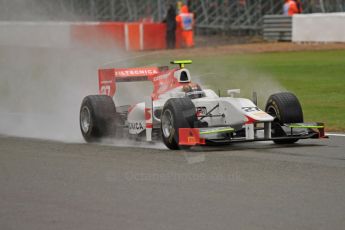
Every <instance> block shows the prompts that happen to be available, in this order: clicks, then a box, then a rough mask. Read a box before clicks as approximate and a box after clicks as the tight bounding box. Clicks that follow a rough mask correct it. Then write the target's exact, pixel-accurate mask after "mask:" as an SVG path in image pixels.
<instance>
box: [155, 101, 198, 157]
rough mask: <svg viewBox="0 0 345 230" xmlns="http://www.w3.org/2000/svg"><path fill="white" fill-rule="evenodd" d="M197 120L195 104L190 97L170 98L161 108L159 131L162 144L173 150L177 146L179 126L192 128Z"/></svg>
mask: <svg viewBox="0 0 345 230" xmlns="http://www.w3.org/2000/svg"><path fill="white" fill-rule="evenodd" d="M195 121H197V117H196V113H195V106H194V104H193V102H192V101H191V99H190V98H171V99H169V100H168V101H167V102H166V103H165V105H164V108H163V111H162V116H161V131H162V138H163V142H164V144H165V145H166V146H167V147H168V148H169V149H173V150H177V149H181V146H179V128H193V127H194V124H195Z"/></svg>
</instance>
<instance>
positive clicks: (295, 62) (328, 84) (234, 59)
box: [140, 50, 345, 131]
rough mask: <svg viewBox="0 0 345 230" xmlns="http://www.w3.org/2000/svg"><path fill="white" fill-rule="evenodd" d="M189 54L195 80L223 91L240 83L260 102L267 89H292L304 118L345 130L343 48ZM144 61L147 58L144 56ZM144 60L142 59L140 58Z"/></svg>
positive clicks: (269, 91) (163, 60)
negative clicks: (256, 95) (254, 93)
mask: <svg viewBox="0 0 345 230" xmlns="http://www.w3.org/2000/svg"><path fill="white" fill-rule="evenodd" d="M184 58H186V57H181V59H184ZM188 58H191V59H192V60H193V64H192V65H190V66H187V68H189V69H190V70H191V73H192V76H193V77H194V80H195V78H196V80H197V81H200V82H201V83H202V84H203V85H207V86H209V87H210V88H213V89H214V90H216V91H218V90H219V91H220V92H221V94H223V95H225V90H226V89H230V88H240V89H241V94H242V95H243V96H245V97H251V94H252V91H257V93H258V95H259V105H260V106H261V108H262V107H263V106H264V104H265V101H266V100H267V97H268V96H269V95H270V94H272V93H274V92H279V91H291V92H293V93H295V94H296V95H297V97H298V98H299V100H300V102H301V104H302V107H303V112H304V117H305V121H321V122H325V123H326V126H327V129H328V130H335V131H336V130H337V131H340V130H342V131H344V130H345V51H343V50H342V51H308V52H281V53H260V54H241V55H234V54H229V55H219V56H206V57H200V56H198V57H188ZM170 59H171V57H164V56H163V57H160V58H159V59H150V61H153V62H156V63H160V64H166V63H168V61H170ZM145 61H146V64H147V59H146V60H145ZM145 61H144V60H140V63H144V62H145ZM193 77H192V78H193Z"/></svg>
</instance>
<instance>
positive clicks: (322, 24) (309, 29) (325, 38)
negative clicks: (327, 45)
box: [292, 13, 345, 42]
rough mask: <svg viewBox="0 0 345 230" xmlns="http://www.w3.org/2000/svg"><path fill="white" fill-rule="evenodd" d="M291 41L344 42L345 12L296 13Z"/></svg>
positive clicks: (293, 19)
mask: <svg viewBox="0 0 345 230" xmlns="http://www.w3.org/2000/svg"><path fill="white" fill-rule="evenodd" d="M292 41H293V42H345V13H327V14H296V15H294V16H293V18H292Z"/></svg>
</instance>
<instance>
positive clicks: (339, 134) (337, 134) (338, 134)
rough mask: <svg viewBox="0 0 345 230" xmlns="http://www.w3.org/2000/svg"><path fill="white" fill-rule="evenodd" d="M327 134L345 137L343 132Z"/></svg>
mask: <svg viewBox="0 0 345 230" xmlns="http://www.w3.org/2000/svg"><path fill="white" fill-rule="evenodd" d="M326 135H328V136H335V137H345V134H342V133H326Z"/></svg>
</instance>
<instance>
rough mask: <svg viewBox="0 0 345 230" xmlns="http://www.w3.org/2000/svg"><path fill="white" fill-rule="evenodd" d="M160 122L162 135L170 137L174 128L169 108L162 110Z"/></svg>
mask: <svg viewBox="0 0 345 230" xmlns="http://www.w3.org/2000/svg"><path fill="white" fill-rule="evenodd" d="M161 122H162V131H163V135H164V137H165V138H168V137H170V136H171V134H172V132H173V129H174V118H173V116H172V114H171V111H170V110H168V109H167V110H165V111H164V113H163V116H162V120H161Z"/></svg>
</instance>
